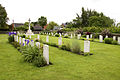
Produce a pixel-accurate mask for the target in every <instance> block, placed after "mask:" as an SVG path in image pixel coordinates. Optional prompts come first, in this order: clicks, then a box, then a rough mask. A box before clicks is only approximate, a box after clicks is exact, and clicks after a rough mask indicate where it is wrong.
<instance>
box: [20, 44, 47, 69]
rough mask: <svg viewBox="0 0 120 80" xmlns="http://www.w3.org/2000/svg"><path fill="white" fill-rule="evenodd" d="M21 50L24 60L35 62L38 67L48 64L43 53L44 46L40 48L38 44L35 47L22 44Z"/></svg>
mask: <svg viewBox="0 0 120 80" xmlns="http://www.w3.org/2000/svg"><path fill="white" fill-rule="evenodd" d="M20 51H21V53H22V55H23V58H24V61H26V62H29V63H33V64H34V65H36V66H37V67H41V66H45V65H47V64H46V61H45V59H44V57H43V54H42V52H43V50H42V48H40V49H39V48H38V47H36V46H34V47H31V46H27V47H26V46H22V47H21V48H20Z"/></svg>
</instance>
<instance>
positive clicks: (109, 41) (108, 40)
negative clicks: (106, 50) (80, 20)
mask: <svg viewBox="0 0 120 80" xmlns="http://www.w3.org/2000/svg"><path fill="white" fill-rule="evenodd" d="M104 41H105V43H106V44H112V38H105V39H104Z"/></svg>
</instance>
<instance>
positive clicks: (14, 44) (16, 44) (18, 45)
mask: <svg viewBox="0 0 120 80" xmlns="http://www.w3.org/2000/svg"><path fill="white" fill-rule="evenodd" d="M12 45H13V46H14V47H15V48H17V47H20V44H19V42H12Z"/></svg>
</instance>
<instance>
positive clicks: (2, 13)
mask: <svg viewBox="0 0 120 80" xmlns="http://www.w3.org/2000/svg"><path fill="white" fill-rule="evenodd" d="M7 20H8V17H7V12H6V10H5V7H3V6H2V5H1V4H0V27H6V22H7Z"/></svg>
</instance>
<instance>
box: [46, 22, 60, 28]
mask: <svg viewBox="0 0 120 80" xmlns="http://www.w3.org/2000/svg"><path fill="white" fill-rule="evenodd" d="M54 26H58V24H57V23H55V22H54V21H51V22H49V24H48V26H47V30H53V28H54Z"/></svg>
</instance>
